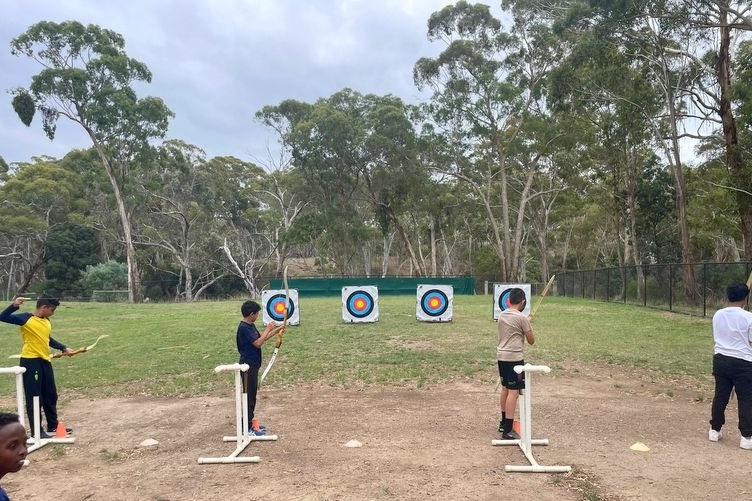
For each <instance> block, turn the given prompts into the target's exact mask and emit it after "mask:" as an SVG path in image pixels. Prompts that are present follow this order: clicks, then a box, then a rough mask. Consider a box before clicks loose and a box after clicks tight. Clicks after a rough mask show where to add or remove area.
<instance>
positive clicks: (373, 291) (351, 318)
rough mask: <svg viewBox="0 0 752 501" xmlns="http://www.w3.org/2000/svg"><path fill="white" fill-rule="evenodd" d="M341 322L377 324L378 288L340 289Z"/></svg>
mask: <svg viewBox="0 0 752 501" xmlns="http://www.w3.org/2000/svg"><path fill="white" fill-rule="evenodd" d="M342 320H344V321H345V322H351V323H357V322H378V320H379V289H378V287H374V286H371V285H364V286H358V287H342Z"/></svg>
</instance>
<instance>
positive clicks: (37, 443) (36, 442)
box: [0, 365, 76, 465]
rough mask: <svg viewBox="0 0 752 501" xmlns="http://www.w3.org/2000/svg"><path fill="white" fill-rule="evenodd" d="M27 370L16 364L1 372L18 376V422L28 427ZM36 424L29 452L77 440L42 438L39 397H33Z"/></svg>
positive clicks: (0, 369) (1, 368) (0, 372)
mask: <svg viewBox="0 0 752 501" xmlns="http://www.w3.org/2000/svg"><path fill="white" fill-rule="evenodd" d="M24 372H26V367H20V366H17V365H16V366H14V367H0V374H15V376H16V406H17V407H18V410H17V413H18V422H19V423H21V426H23V427H24V428H25V427H26V421H25V420H24V402H25V400H24V390H23V373H24ZM32 402H33V409H34V416H33V421H34V424H33V426H31V428H32V429H31V431H32V433H33V436H32V437H30V438H29V439H27V440H26V444H27V446H28V447H27V453H28V454H31V453H32V452H34V451H35V450H37V449H41V448H42V447H44V446H45V445H47V444H72V443H74V442H75V441H76V439H75V438H74V437H65V438H63V437H54V436H53V437H49V438H42V427H41V424H40V423H41V419H42V416H41V413H40V411H39V397H36V396H35V397H34V399H33V401H32ZM27 464H29V460H28V459H26V460H24V465H27Z"/></svg>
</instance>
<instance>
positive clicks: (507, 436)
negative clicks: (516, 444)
mask: <svg viewBox="0 0 752 501" xmlns="http://www.w3.org/2000/svg"><path fill="white" fill-rule="evenodd" d="M501 438H503V439H504V440H520V436H519V435H518V434H517V432H516V431H514V430H509V431H505V432H503V433H502V434H501Z"/></svg>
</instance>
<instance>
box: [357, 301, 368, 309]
mask: <svg viewBox="0 0 752 501" xmlns="http://www.w3.org/2000/svg"><path fill="white" fill-rule="evenodd" d="M365 307H366V302H365V301H364V300H362V299H357V300H355V309H356V310H362V309H365Z"/></svg>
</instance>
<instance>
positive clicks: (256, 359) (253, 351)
mask: <svg viewBox="0 0 752 501" xmlns="http://www.w3.org/2000/svg"><path fill="white" fill-rule="evenodd" d="M260 311H261V305H259V304H258V303H257V302H256V301H246V302H244V303H243V304H242V305H241V306H240V314H241V315H243V319H242V320H241V321H240V325H238V331H237V334H236V342H237V345H238V353H239V354H240V363H241V364H248V366H249V369H248V372H246V373H245V374H244V376H243V387H244V388H243V389H244V390H245V392H246V394H247V395H248V424H249V428H250V429H249V430H248V433H249V434H251V435H254V436H257V437H260V436H263V435H264V427H260V428H259V429H254V428H253V427H252V426H251V423H252V422H253V416H254V415H255V412H256V393H257V391H258V377H259V369H260V368H261V346H262V345H263V344H264V343H265V342H266V341H267V340H268V339H269V338H271V337H274V336H276V335H277V331H276V330H275V329H274V328H275V327H276V324H275V323H274V322H269V324H268V325H267V326H266V329H265V330H264V333H263V334H261V333H259V331H258V329H257V328H256V324H255V323H254V322H255V321H256V320H257V319H258V316H259V312H260Z"/></svg>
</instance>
